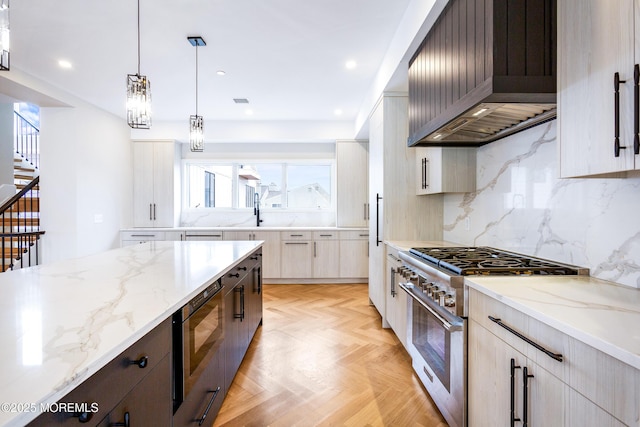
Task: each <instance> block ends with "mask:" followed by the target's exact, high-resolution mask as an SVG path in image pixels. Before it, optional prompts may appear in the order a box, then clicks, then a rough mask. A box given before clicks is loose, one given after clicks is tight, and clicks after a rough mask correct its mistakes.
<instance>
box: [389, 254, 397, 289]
mask: <svg viewBox="0 0 640 427" xmlns="http://www.w3.org/2000/svg"><path fill="white" fill-rule="evenodd" d="M389 256H392V255H391V254H389ZM396 272H397V270H396V269H395V267H391V282H390V283H391V296H392V297H394V298H395V296H396Z"/></svg>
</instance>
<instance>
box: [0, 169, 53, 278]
mask: <svg viewBox="0 0 640 427" xmlns="http://www.w3.org/2000/svg"><path fill="white" fill-rule="evenodd" d="M39 182H40V177H39V176H37V177H35V178H34V179H33V180H32V181H31V182H30V183H29V184H27V185H26V186H25V187H24V188H23V189H22V190H21V191H20V192H19V193H17V194H16V195H15V196H13V197H11V198H10V199H9V200H7V201H6V202H5V203H4V204H3V205H2V206H0V224H1V226H2V232H1V233H0V240H1V241H0V243H1V246H0V251H1V252H2V254H1V255H2V258H1V259H2V261H0V263H1V266H2V270H0V271H2V272H4V271H7V270H13V269H14V268H16V267H18V266H17V265H16V263H15V262H16V261H20V265H19V267H20V268H23V267H30V266H32V265H37V264H38V263H39V245H38V243H39V240H40V236H41V235H43V234H44V231H40V214H39V212H40V199H39V197H38V196H37V195H36V194H35V190H36V189H37V186H38V183H39Z"/></svg>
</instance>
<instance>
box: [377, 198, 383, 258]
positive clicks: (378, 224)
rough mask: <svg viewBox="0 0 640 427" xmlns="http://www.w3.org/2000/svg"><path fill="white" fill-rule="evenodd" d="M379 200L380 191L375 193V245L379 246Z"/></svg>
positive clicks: (380, 241)
mask: <svg viewBox="0 0 640 427" xmlns="http://www.w3.org/2000/svg"><path fill="white" fill-rule="evenodd" d="M380 200H382V196H381V195H380V193H376V246H380V243H382V240H380Z"/></svg>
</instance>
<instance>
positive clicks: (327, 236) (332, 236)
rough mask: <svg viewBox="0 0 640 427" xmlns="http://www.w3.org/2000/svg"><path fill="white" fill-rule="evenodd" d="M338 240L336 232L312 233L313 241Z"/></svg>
mask: <svg viewBox="0 0 640 427" xmlns="http://www.w3.org/2000/svg"><path fill="white" fill-rule="evenodd" d="M337 238H338V232H337V231H314V232H313V240H336V239H337Z"/></svg>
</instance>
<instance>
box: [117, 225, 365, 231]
mask: <svg viewBox="0 0 640 427" xmlns="http://www.w3.org/2000/svg"><path fill="white" fill-rule="evenodd" d="M244 230H250V231H305V230H308V231H314V230H318V231H329V230H331V231H362V230H367V231H368V230H369V229H368V228H366V227H284V226H282V227H268V226H260V227H255V226H254V227H244V226H242V227H232V226H228V227H166V228H159V227H155V228H140V227H138V228H133V227H132V228H123V229H121V230H120V231H244Z"/></svg>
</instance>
